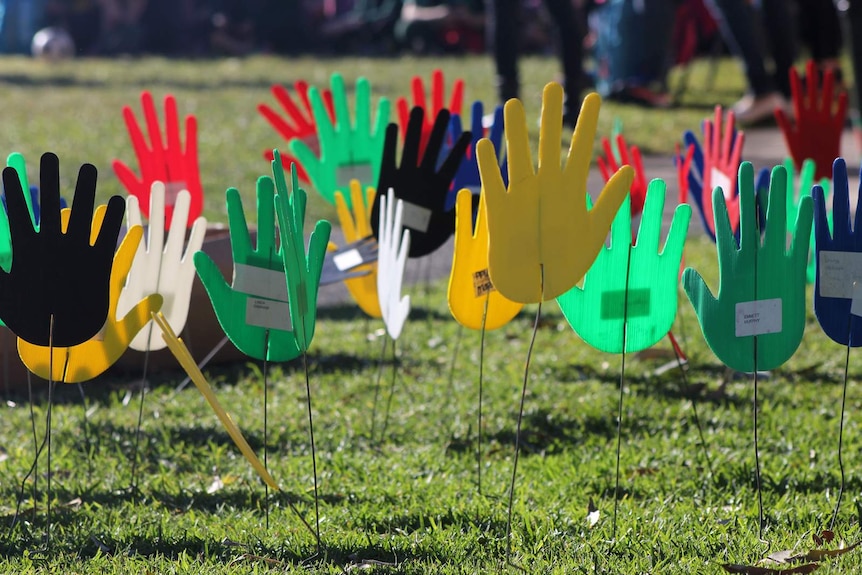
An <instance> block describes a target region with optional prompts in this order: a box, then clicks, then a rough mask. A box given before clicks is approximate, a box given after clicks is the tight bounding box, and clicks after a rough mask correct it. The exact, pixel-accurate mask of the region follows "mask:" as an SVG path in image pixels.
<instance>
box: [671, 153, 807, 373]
mask: <svg viewBox="0 0 862 575" xmlns="http://www.w3.org/2000/svg"><path fill="white" fill-rule="evenodd" d="M738 189H739V195H740V214H741V215H740V231H739V235H740V241H739V245H738V246H737V243H736V240H735V239H734V237H733V232H732V231H731V228H730V221H729V219H728V215H727V206H726V205H725V201H724V195H723V194H722V193H721V192H720V190H719V191H718V193H713V195H712V204H713V210H714V213H715V216H716V217H715V222H716V250H717V252H718V272H719V288H718V297H717V298H716V297H715V296H713V295H712V292H711V291H710V289H709V287H708V286H707V285H706V282H704V280H703V277H701V275H700V274H699V273H698V272H697V271H695V270H693V269H691V268H688V269H686V270H685V272H684V273H683V277H682V280H683V286H684V287H685V292H686V294H687V295H688V298H689V299H690V300H691V303H692V306H694V310H695V312H696V313H697V319H698V321H699V322H700V327H701V329H702V330H703V335H704V338H705V339H706V342H707V344H709V347H710V348H711V349H712V351H713V352H714V353H715V355H716V356H717V357H718V359H720V360H721V361H722V362H723V363H724V364H725V365H727V366H728V367H730V368H732V369H735V370H737V371H744V372H752V371H754V370H755V369H758V370H767V369H774V368H776V367H778V366H780V365H781V364H783V363H784V362H785V361H787V359H788V358H789V357H790V356H792V355H793V353H794V352H795V351H796V348H797V347H799V342H800V341H802V333H803V331H804V330H805V268H806V266H807V264H808V241H809V240H808V238H809V237H810V234H811V222H812V217H813V203H812V200H811V197H810V196H803V197H802V199H801V200H800V202H799V209H798V211H797V215H796V221H795V224H794V226H793V228H792V234H793V235H792V239H791V242H790V250H789V251H788V249H787V247H786V246H787V229H788V227H787V172H786V170H785V169H784V167H783V166H776V167H774V168H773V169H772V175H771V178H770V181H769V198H768V206H767V210H766V226H765V229H766V231H765V234H764V237H763V240H762V241H761V235H760V232H759V230H758V221H757V206H756V204H755V201H756V200H755V196H754V169H753V168H752V166H751V163H750V162H743V163H742V164H741V165H740V167H739V186H738ZM755 338H756V347H755ZM755 349H756V350H757V357H756V358H755V356H754V353H755Z"/></svg>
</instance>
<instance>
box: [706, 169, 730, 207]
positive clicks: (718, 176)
mask: <svg viewBox="0 0 862 575" xmlns="http://www.w3.org/2000/svg"><path fill="white" fill-rule="evenodd" d="M709 175H710V177H711V179H712V180H711V184H710V185H712V190H714V189H715V188H718V187H720V188H721V191H722V192H723V193H724V199H725V200H729V199H730V198H731V192H732V187H733V181H732V180H731V179H730V176H728V175H727V174H725V173H724V172H722V171H721V170H719V169H718V168H711V169H710V172H709ZM712 190H710V196H709V197H710V199H709V201H710V202H711V201H712Z"/></svg>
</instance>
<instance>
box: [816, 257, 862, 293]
mask: <svg viewBox="0 0 862 575" xmlns="http://www.w3.org/2000/svg"><path fill="white" fill-rule="evenodd" d="M818 264H819V271H820V297H839V298H844V299H850V298H852V297H854V296H853V283H854V282H860V283H862V254H860V253H856V252H829V251H822V252H820V261H819V262H818Z"/></svg>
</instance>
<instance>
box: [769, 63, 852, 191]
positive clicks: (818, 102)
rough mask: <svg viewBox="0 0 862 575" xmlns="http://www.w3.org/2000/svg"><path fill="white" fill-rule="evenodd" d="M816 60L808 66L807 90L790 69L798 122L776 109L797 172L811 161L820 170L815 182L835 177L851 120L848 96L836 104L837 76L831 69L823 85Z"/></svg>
mask: <svg viewBox="0 0 862 575" xmlns="http://www.w3.org/2000/svg"><path fill="white" fill-rule="evenodd" d="M818 78H819V75H818V73H817V66H816V64H815V63H814V61H813V60H809V61H808V64H807V65H806V67H805V82H806V90H805V93H803V89H802V81H801V80H800V78H799V73H798V72H797V71H796V68H791V69H790V91H791V93H792V95H793V114H794V116H796V118H795V122H791V120H790V119H789V118H788V117H787V115H786V114H785V113H784V110H782V109H781V108H776V109H775V119H776V120H777V121H778V125H779V126H780V127H781V132H782V133H783V134H784V141H785V142H787V148H788V149H789V150H790V155H791V156H792V157H793V163H794V165H795V166H796V169H797V170H801V169H802V162H804V161H805V160H806V159H808V158H811V159H812V160H814V164H815V166H816V167H817V171H816V172H815V174H814V178H815V179H818V180H819V179H820V178H831V177H832V162H833V161H835V158H838V157H840V156H841V131H842V130H843V129H844V122H845V120H846V119H847V93H846V92H842V93H840V94H839V95H838V102H837V104H836V103H835V101H834V90H835V75H834V73H833V71H832V70H831V69H829V70H826V71H825V72H824V74H823V84H822V86H820V85H818V84H819V82H818Z"/></svg>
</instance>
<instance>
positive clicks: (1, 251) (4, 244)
mask: <svg viewBox="0 0 862 575" xmlns="http://www.w3.org/2000/svg"><path fill="white" fill-rule="evenodd" d="M6 166H8V167H10V168H15V171H16V172H17V173H18V181H19V182H21V189H22V190H24V200H25V201H26V202H27V209H28V210H29V211H30V219H31V220H32V221H33V227H34V228H35V229H37V230H38V229H39V222H37V221H36V216H35V215H34V214H33V198H32V194H31V193H30V184H29V183H28V181H27V166H26V164H25V163H24V156H22V155H21V154H19V153H18V152H13V153H11V154H9V157H7V158H6ZM0 268H3V271H5V272H7V273H8V272H9V270H10V269H11V268H12V236H11V234H10V232H9V217H8V216H7V215H6V210H5V209H2V210H0ZM0 325H3V322H0Z"/></svg>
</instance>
